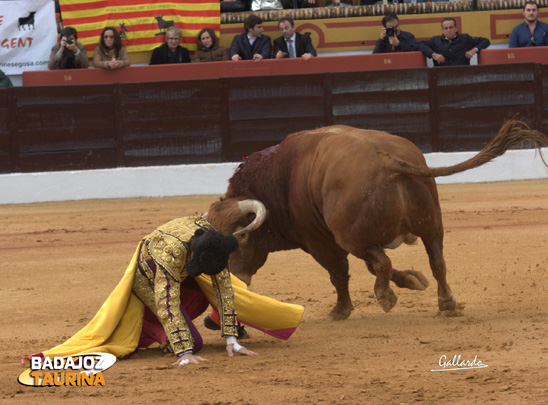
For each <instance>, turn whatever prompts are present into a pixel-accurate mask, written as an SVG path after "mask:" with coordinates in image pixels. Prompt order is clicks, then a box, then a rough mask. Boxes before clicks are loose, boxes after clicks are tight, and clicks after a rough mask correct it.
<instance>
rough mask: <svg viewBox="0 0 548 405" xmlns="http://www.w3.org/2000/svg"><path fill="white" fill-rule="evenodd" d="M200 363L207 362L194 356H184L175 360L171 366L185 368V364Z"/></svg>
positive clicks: (200, 357)
mask: <svg viewBox="0 0 548 405" xmlns="http://www.w3.org/2000/svg"><path fill="white" fill-rule="evenodd" d="M201 361H209V360H207V359H204V358H203V357H202V356H196V355H194V354H185V355H184V356H181V357H179V358H178V359H177V361H176V362H175V363H173V364H172V366H186V365H187V364H190V363H194V364H199V363H200V362H201Z"/></svg>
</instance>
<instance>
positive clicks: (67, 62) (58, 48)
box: [48, 27, 89, 70]
mask: <svg viewBox="0 0 548 405" xmlns="http://www.w3.org/2000/svg"><path fill="white" fill-rule="evenodd" d="M77 41H78V33H77V32H76V29H74V28H72V27H65V28H63V29H62V30H61V32H60V33H59V42H58V43H57V44H55V45H54V46H53V48H51V55H50V57H49V63H48V69H49V70H57V69H87V68H88V67H89V60H88V56H87V53H86V47H85V46H84V45H82V44H79V43H78V42H77Z"/></svg>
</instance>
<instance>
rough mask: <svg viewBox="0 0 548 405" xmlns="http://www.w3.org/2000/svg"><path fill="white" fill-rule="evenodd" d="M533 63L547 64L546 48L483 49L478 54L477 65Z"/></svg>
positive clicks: (547, 52)
mask: <svg viewBox="0 0 548 405" xmlns="http://www.w3.org/2000/svg"><path fill="white" fill-rule="evenodd" d="M520 62H535V63H542V64H548V47H546V46H539V47H530V48H504V49H484V50H483V51H481V52H480V53H479V54H478V64H480V65H492V64H501V63H520Z"/></svg>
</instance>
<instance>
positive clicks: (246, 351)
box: [226, 343, 259, 357]
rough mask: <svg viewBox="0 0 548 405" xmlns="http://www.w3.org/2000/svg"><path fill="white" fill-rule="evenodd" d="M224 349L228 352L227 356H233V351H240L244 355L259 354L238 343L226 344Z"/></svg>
mask: <svg viewBox="0 0 548 405" xmlns="http://www.w3.org/2000/svg"><path fill="white" fill-rule="evenodd" d="M226 351H227V352H228V356H229V357H232V356H234V353H240V354H244V355H246V356H258V355H259V353H255V352H253V351H251V350H249V349H248V348H246V347H244V346H242V345H240V344H239V343H232V344H228V345H226Z"/></svg>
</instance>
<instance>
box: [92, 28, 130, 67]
mask: <svg viewBox="0 0 548 405" xmlns="http://www.w3.org/2000/svg"><path fill="white" fill-rule="evenodd" d="M93 65H94V66H95V67H96V68H103V69H120V68H123V67H125V66H129V65H130V62H129V55H128V53H127V50H126V48H125V47H124V46H123V45H122V38H120V34H119V33H118V31H116V29H115V28H114V27H105V28H103V31H102V32H101V38H100V39H99V45H97V46H96V47H95V50H94V54H93Z"/></svg>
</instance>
